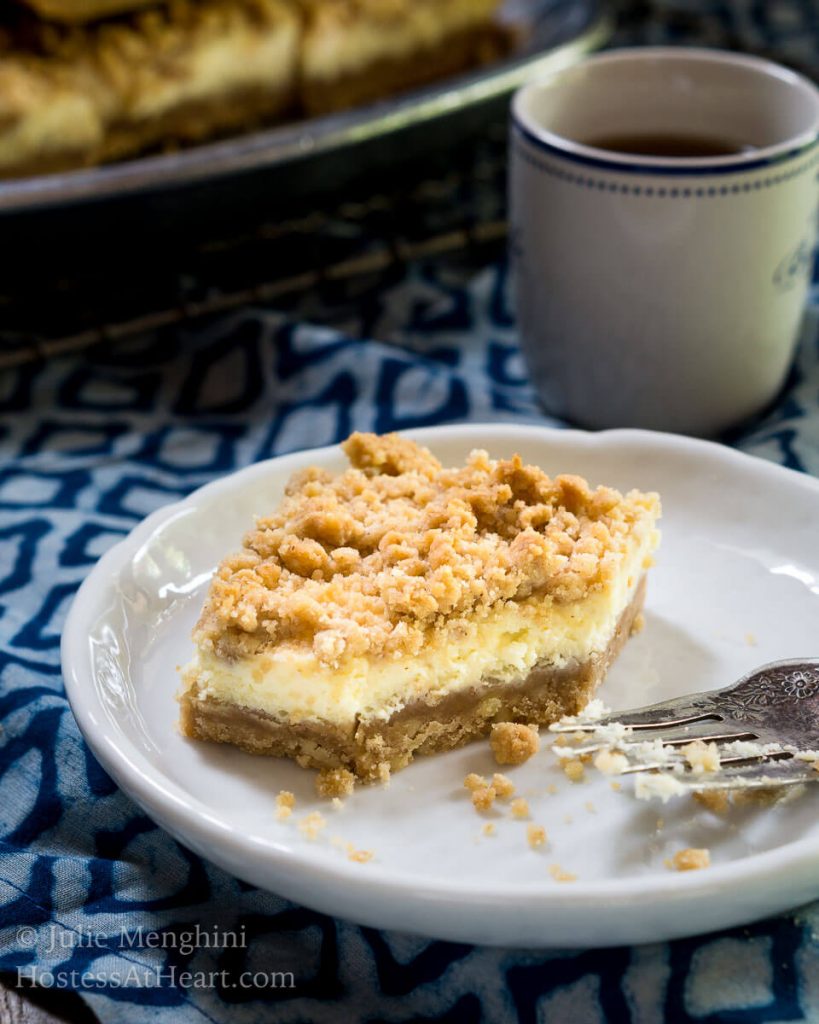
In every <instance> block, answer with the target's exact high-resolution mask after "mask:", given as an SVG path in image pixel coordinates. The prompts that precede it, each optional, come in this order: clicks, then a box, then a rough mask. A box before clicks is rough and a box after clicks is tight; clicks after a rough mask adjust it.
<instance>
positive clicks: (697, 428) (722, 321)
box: [510, 48, 819, 435]
mask: <svg viewBox="0 0 819 1024" xmlns="http://www.w3.org/2000/svg"><path fill="white" fill-rule="evenodd" d="M660 135H663V136H676V137H680V138H683V137H692V138H693V137H699V138H701V139H702V138H709V139H714V140H720V141H722V142H725V143H728V144H730V145H733V146H736V147H739V146H743V147H747V148H743V149H742V150H740V151H737V152H733V153H731V154H729V155H723V156H700V157H690V156H684V157H667V156H666V157H659V156H651V155H648V156H646V155H643V156H641V155H635V154H634V153H621V152H616V151H612V149H611V148H600V147H599V146H595V145H594V144H593V143H594V142H595V141H600V142H604V141H605V140H606V139H610V138H612V137H617V136H619V137H621V138H622V137H624V136H655V137H656V136H660ZM818 138H819V90H817V89H816V87H815V86H814V85H813V84H812V83H811V82H809V81H808V80H807V79H805V78H802V77H801V76H799V75H797V74H795V73H793V72H791V71H788V70H786V69H785V68H782V67H779V66H777V65H776V64H772V63H770V62H768V61H764V60H760V59H757V58H754V57H747V56H742V55H739V54H734V53H722V52H719V51H710V50H689V49H666V48H645V49H639V50H619V51H614V52H611V53H606V54H602V55H599V56H595V57H592V58H590V59H588V60H586V61H584V62H583V63H582V64H579V65H576V66H574V67H572V68H569V69H568V70H565V71H562V72H560V73H558V74H556V75H555V76H553V77H551V78H549V79H546V80H543V81H537V82H533V83H531V84H529V85H526V86H524V87H523V88H522V89H521V90H520V91H519V92H518V93H517V94H516V96H515V98H514V102H513V105H512V123H511V168H510V217H511V252H512V255H513V260H514V266H515V273H516V280H517V310H518V322H519V325H520V332H521V343H522V347H523V352H524V356H525V358H526V361H527V363H528V366H529V369H530V373H531V376H532V379H533V381H534V384H535V386H536V388H537V390H538V393H539V395H540V397H541V400H542V402H543V404H544V406H545V408H546V409H547V410H548V411H550V412H552V413H554V414H556V415H559V416H562V417H564V418H566V419H568V420H570V421H572V422H574V423H578V424H580V425H583V426H588V427H619V426H637V427H649V428H653V429H661V430H672V431H678V432H682V433H691V434H699V435H713V434H716V433H719V432H720V431H722V430H724V429H726V428H727V427H729V426H732V425H734V424H736V423H738V422H739V421H741V420H743V419H744V418H746V417H748V416H750V415H751V414H752V413H755V412H757V411H759V410H760V409H762V408H763V407H764V406H765V405H766V404H767V403H768V402H770V401H771V399H773V398H774V397H775V395H776V394H777V392H778V391H779V389H780V388H781V387H782V384H783V382H784V380H785V377H786V374H787V371H788V368H789V366H790V363H791V360H792V358H793V353H794V347H795V344H796V339H797V334H798V330H799V325H800V321H801V317H802V311H803V308H804V302H805V297H806V292H807V288H808V284H809V279H810V272H811V266H812V260H813V250H814V245H815V240H816V239H815V235H816V220H817V217H816V205H817V197H818V195H819V193H818V192H817V168H818V167H819V145H817V139H818ZM606 145H608V143H606ZM635 148H636V147H635Z"/></svg>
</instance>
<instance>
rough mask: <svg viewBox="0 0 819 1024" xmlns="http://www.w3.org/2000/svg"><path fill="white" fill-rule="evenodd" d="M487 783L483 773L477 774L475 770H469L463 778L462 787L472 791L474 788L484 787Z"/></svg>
mask: <svg viewBox="0 0 819 1024" xmlns="http://www.w3.org/2000/svg"><path fill="white" fill-rule="evenodd" d="M488 785H489V783H488V782H487V781H486V779H485V778H484V777H483V775H478V774H477V773H476V772H470V773H469V775H467V776H466V778H465V779H464V787H465V788H466V789H468V790H469V791H470V792H471V793H474V792H475V790H476V789H486V787H487V786H488Z"/></svg>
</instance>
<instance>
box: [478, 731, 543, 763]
mask: <svg viewBox="0 0 819 1024" xmlns="http://www.w3.org/2000/svg"><path fill="white" fill-rule="evenodd" d="M489 744H490V746H491V747H492V753H493V754H494V755H495V760H496V761H497V762H498V764H523V763H524V762H525V761H528V760H529V758H530V757H533V756H534V755H535V754H536V753H537V752H538V750H539V749H540V737H539V736H538V734H537V732H536V731H535V730H534V729H533V728H532V727H531V726H529V725H522V724H521V723H518V722H500V723H499V724H498V725H493V726H492V733H491V735H490V737H489Z"/></svg>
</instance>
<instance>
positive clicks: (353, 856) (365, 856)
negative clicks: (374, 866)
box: [347, 850, 375, 864]
mask: <svg viewBox="0 0 819 1024" xmlns="http://www.w3.org/2000/svg"><path fill="white" fill-rule="evenodd" d="M374 856H375V854H374V853H373V851H372V850H350V852H349V853H348V854H347V857H348V858H349V859H350V860H352V861H355V863H356V864H367V863H368V862H369V861H371V860H372V859H373V857H374Z"/></svg>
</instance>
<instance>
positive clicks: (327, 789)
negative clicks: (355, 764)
mask: <svg viewBox="0 0 819 1024" xmlns="http://www.w3.org/2000/svg"><path fill="white" fill-rule="evenodd" d="M354 789H355V775H353V773H352V772H350V771H348V770H347V769H346V768H327V769H325V770H324V771H322V772H319V773H318V775H317V776H316V792H317V793H318V795H319V796H323V797H327V798H333V799H338V798H339V797H342V796H350V794H351V793H352V792H353V790H354Z"/></svg>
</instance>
